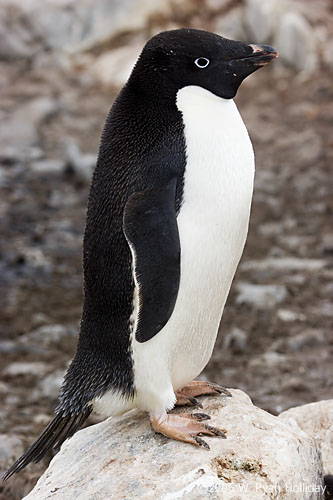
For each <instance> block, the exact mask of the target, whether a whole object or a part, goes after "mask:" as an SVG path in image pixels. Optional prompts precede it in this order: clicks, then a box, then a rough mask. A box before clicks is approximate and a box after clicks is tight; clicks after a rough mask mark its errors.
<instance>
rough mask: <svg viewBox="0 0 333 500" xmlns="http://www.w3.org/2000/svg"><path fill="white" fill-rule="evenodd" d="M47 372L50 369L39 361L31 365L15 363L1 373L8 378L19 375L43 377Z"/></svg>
mask: <svg viewBox="0 0 333 500" xmlns="http://www.w3.org/2000/svg"><path fill="white" fill-rule="evenodd" d="M48 371H50V367H49V366H48V365H47V364H46V363H42V362H39V361H36V362H31V363H28V362H26V363H25V362H21V361H17V362H14V363H11V364H10V365H8V366H7V367H6V368H5V369H4V370H3V372H2V373H3V375H6V376H10V377H16V376H19V375H34V376H43V375H45V373H47V372H48Z"/></svg>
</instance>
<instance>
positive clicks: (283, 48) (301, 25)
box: [262, 2, 318, 73]
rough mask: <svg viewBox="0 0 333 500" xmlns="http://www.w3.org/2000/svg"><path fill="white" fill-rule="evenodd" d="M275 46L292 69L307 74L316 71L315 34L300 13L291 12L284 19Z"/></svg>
mask: <svg viewBox="0 0 333 500" xmlns="http://www.w3.org/2000/svg"><path fill="white" fill-rule="evenodd" d="M262 3H264V2H262ZM274 44H275V47H276V49H277V50H278V52H279V57H280V59H281V60H282V61H283V62H285V63H287V64H289V65H290V66H291V67H292V68H295V69H296V70H298V71H303V72H305V73H311V72H313V71H314V70H315V69H316V67H317V64H318V56H317V48H316V37H315V32H314V30H313V29H312V27H311V26H310V24H309V23H308V21H307V20H306V19H305V17H303V16H302V15H301V14H300V13H298V12H295V11H292V10H291V11H290V12H287V13H286V14H285V15H284V16H283V17H282V19H281V22H280V23H279V25H278V32H277V34H276V37H275V40H274Z"/></svg>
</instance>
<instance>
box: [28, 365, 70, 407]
mask: <svg viewBox="0 0 333 500" xmlns="http://www.w3.org/2000/svg"><path fill="white" fill-rule="evenodd" d="M64 375H65V372H64V370H56V371H55V372H52V373H50V375H47V376H46V377H43V378H42V379H41V380H40V382H39V384H38V388H36V389H35V390H34V391H33V394H32V400H34V401H38V400H39V399H40V396H43V397H46V398H51V399H57V397H58V394H59V390H60V387H61V384H62V383H63V380H64Z"/></svg>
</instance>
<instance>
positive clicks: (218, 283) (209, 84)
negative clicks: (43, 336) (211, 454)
mask: <svg viewBox="0 0 333 500" xmlns="http://www.w3.org/2000/svg"><path fill="white" fill-rule="evenodd" d="M275 57H277V53H276V51H275V50H274V49H273V48H271V47H269V46H266V45H248V44H246V43H243V42H239V41H233V40H228V39H226V38H223V37H221V36H218V35H215V34H213V33H208V32H205V31H200V30H193V29H178V30H173V31H166V32H163V33H160V34H158V35H156V36H154V37H153V38H152V39H151V40H149V41H148V42H147V44H146V46H145V47H144V49H143V51H142V53H141V55H140V57H139V59H138V61H137V63H136V65H135V67H134V69H133V71H132V74H131V76H130V77H129V80H128V82H127V83H126V85H125V86H124V88H123V89H122V90H121V92H120V94H119V95H118V97H117V98H116V100H115V102H114V104H113V106H112V108H111V111H110V113H109V115H108V118H107V120H106V124H105V128H104V131H103V135H102V139H101V145H100V150H99V157H98V162H97V166H96V169H95V172H94V175H93V179H92V185H91V190H90V196H89V202H88V211H87V223H86V230H85V236H84V304H83V313H82V320H81V328H80V336H79V342H78V346H77V352H76V354H75V357H74V360H73V361H72V363H71V365H70V367H69V369H68V371H67V374H66V377H65V381H64V383H63V386H62V389H61V393H60V403H59V406H58V407H57V408H56V410H55V417H54V418H53V420H52V421H51V422H50V424H49V425H48V426H47V428H46V429H45V430H44V432H43V433H42V434H41V436H40V437H39V438H38V439H37V441H36V442H35V443H34V444H33V445H32V446H31V447H30V448H29V449H28V451H27V452H26V453H25V454H24V455H23V456H22V457H21V458H20V459H19V460H18V461H17V462H16V463H15V464H14V465H13V466H12V467H11V468H10V469H9V470H8V471H7V473H6V474H5V476H4V478H5V479H7V478H8V477H10V476H11V475H12V474H13V473H14V472H19V471H20V470H22V469H23V468H24V467H25V466H26V465H27V464H28V463H29V462H31V461H33V462H38V461H39V460H40V459H41V458H42V457H43V456H44V455H45V453H46V452H47V451H48V450H50V449H52V448H59V447H60V446H61V444H62V443H63V442H64V441H65V440H66V439H67V438H69V437H70V436H72V435H73V434H74V433H75V432H76V431H77V430H78V429H79V428H80V427H81V426H82V424H83V423H84V421H85V420H86V419H87V417H88V416H89V415H90V413H91V412H92V411H96V412H98V413H99V414H102V415H105V416H110V415H119V414H121V413H123V412H125V411H127V410H129V409H131V408H139V409H141V410H144V411H146V412H147V413H148V414H149V417H150V421H151V425H152V427H153V429H154V430H155V431H156V432H159V433H161V434H164V435H165V436H167V437H169V438H173V439H177V440H179V441H185V442H187V443H192V444H194V445H199V446H204V447H208V444H207V443H206V442H205V441H204V440H203V439H202V437H200V436H203V435H207V436H221V437H225V436H224V434H223V433H222V432H221V431H220V430H219V429H216V428H214V427H211V426H208V425H207V424H206V423H204V422H202V420H203V419H205V418H206V417H207V416H205V415H204V414H200V413H199V414H196V415H195V414H191V413H182V414H172V413H168V411H169V410H171V409H172V408H173V407H174V406H175V405H177V404H184V405H186V404H189V405H191V404H196V403H197V402H198V400H196V399H195V398H196V397H197V396H200V395H202V394H217V393H225V394H228V391H227V390H225V389H223V388H222V387H220V386H217V385H216V384H212V383H208V382H200V381H194V379H195V378H196V377H197V376H198V375H199V374H200V372H201V371H202V370H203V368H204V367H205V366H206V364H207V363H208V361H209V359H210V357H211V354H212V350H213V347H214V343H215V339H216V335H217V331H218V327H219V323H220V320H221V316H222V312H223V308H224V304H225V302H226V299H227V296H228V292H229V289H230V285H231V282H232V279H233V276H234V274H235V271H236V267H237V265H238V262H239V259H240V257H241V254H242V251H243V247H244V244H245V240H246V235H247V231H248V222H249V215H250V207H251V199H252V190H253V178H254V155H253V149H252V145H251V141H250V139H249V136H248V133H247V130H246V128H245V125H244V123H243V121H242V118H241V116H240V114H239V112H238V110H237V107H236V105H235V103H234V101H233V97H234V96H235V95H236V92H237V90H238V87H239V86H240V84H241V83H242V81H243V80H244V78H246V77H247V76H249V75H250V74H251V73H253V72H254V71H256V70H257V69H258V68H260V67H261V66H264V65H265V64H267V63H269V62H270V61H271V60H272V59H274V58H275ZM115 70H116V69H115ZM208 418H209V417H208Z"/></svg>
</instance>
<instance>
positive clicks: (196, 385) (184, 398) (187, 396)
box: [176, 380, 232, 408]
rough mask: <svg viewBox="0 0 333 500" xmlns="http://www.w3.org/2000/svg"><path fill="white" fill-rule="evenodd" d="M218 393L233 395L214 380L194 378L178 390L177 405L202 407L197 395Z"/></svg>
mask: <svg viewBox="0 0 333 500" xmlns="http://www.w3.org/2000/svg"><path fill="white" fill-rule="evenodd" d="M216 394H225V395H226V396H229V397H231V396H232V394H231V393H230V392H229V391H228V389H225V388H224V387H222V386H221V385H218V384H214V383H213V382H204V381H202V380H193V382H190V383H189V384H187V385H185V386H184V387H182V389H180V390H179V391H176V397H177V400H176V406H183V405H186V406H199V408H202V404H201V402H200V401H199V400H198V399H196V396H204V395H206V396H209V395H216Z"/></svg>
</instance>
